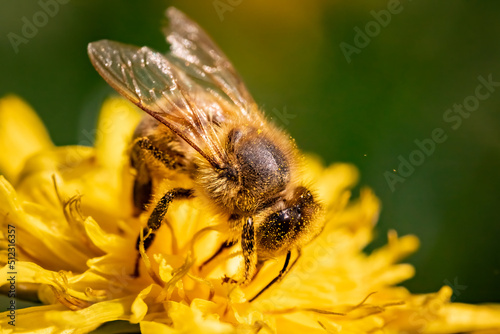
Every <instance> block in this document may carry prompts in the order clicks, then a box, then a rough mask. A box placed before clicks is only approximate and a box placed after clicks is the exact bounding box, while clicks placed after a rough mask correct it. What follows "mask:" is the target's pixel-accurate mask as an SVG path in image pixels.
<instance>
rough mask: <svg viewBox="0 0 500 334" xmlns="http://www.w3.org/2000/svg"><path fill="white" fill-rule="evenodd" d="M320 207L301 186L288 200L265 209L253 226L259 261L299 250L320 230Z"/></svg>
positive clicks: (321, 225) (321, 226) (321, 227)
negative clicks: (254, 227) (261, 216)
mask: <svg viewBox="0 0 500 334" xmlns="http://www.w3.org/2000/svg"><path fill="white" fill-rule="evenodd" d="M320 212H321V206H320V204H319V203H317V201H316V200H315V198H314V196H313V195H312V193H311V192H310V191H309V190H308V189H307V188H305V187H302V186H301V187H297V188H296V189H295V191H294V194H293V197H292V199H291V200H287V201H282V202H278V203H276V204H275V205H274V206H273V209H272V210H270V211H268V210H266V215H265V216H264V218H263V220H261V222H260V223H259V224H258V225H257V228H256V237H257V249H258V250H259V257H261V258H262V259H266V258H271V257H275V256H279V255H282V254H284V253H286V252H287V251H288V250H290V249H292V248H300V247H302V246H304V245H306V244H307V243H309V242H310V241H311V240H312V239H314V238H315V237H316V236H317V235H318V234H319V233H320V232H321V231H322V229H323V224H322V223H321V222H320V220H321V219H319V216H320Z"/></svg>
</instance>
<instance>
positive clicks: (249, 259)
mask: <svg viewBox="0 0 500 334" xmlns="http://www.w3.org/2000/svg"><path fill="white" fill-rule="evenodd" d="M256 244H257V241H256V238H255V228H254V226H253V219H252V217H248V218H247V220H246V221H245V224H244V225H243V232H242V234H241V249H242V251H243V259H244V262H245V272H244V276H243V282H242V284H246V283H248V282H250V280H251V279H252V278H253V276H254V275H255V271H256V269H257V251H256V249H255V246H256Z"/></svg>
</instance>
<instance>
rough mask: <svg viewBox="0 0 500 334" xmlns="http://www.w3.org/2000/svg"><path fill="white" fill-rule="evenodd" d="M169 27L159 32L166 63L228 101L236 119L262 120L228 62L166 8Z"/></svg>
mask: <svg viewBox="0 0 500 334" xmlns="http://www.w3.org/2000/svg"><path fill="white" fill-rule="evenodd" d="M166 16H167V18H168V20H169V26H167V27H165V28H164V30H163V32H164V34H165V37H166V39H167V42H168V43H170V45H171V49H170V53H169V54H167V57H168V58H169V60H171V61H172V62H174V63H175V64H177V66H178V67H179V68H181V69H182V70H184V71H185V72H186V73H188V74H189V75H190V76H192V77H194V78H196V79H197V80H199V81H201V82H203V84H204V85H206V86H208V87H211V89H212V92H213V93H214V94H217V95H220V96H223V97H224V98H227V99H229V101H230V102H231V103H232V104H234V105H235V106H236V107H237V109H238V111H239V114H240V116H243V117H247V118H249V119H250V118H251V119H252V120H253V121H256V120H257V121H259V120H260V121H262V119H263V118H262V115H261V114H260V112H259V111H258V108H257V107H256V104H255V102H254V100H253V98H252V96H251V95H250V93H249V92H248V90H247V88H246V87H245V84H244V83H243V80H242V79H241V78H240V76H239V75H238V73H237V72H236V70H235V69H234V67H233V65H232V64H231V62H230V61H229V60H228V59H227V57H226V56H225V55H224V53H223V52H222V51H221V50H220V49H219V47H218V46H217V45H216V44H215V43H214V42H213V41H212V40H211V39H210V37H209V36H208V35H207V33H205V31H203V29H202V28H201V27H200V26H199V25H198V24H196V23H195V22H193V21H192V20H191V19H189V18H188V17H187V16H186V15H184V13H182V12H181V11H179V10H177V9H176V8H173V7H170V8H168V9H167V12H166Z"/></svg>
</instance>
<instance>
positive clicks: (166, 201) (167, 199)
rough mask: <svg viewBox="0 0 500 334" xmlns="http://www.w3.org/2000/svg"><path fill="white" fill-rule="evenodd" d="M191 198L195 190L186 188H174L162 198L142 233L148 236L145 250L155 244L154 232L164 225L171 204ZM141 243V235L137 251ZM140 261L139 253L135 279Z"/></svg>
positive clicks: (138, 238)
mask: <svg viewBox="0 0 500 334" xmlns="http://www.w3.org/2000/svg"><path fill="white" fill-rule="evenodd" d="M191 197H193V189H185V188H174V189H172V190H170V191H169V192H167V193H166V194H165V195H163V196H162V198H161V199H160V200H159V201H158V203H157V204H156V206H155V208H154V209H153V212H152V213H151V215H150V216H149V218H148V226H147V227H145V228H144V230H143V232H142V233H143V235H145V236H146V237H145V238H144V240H143V242H144V249H145V250H147V249H148V248H149V246H151V244H152V243H153V240H154V238H155V233H154V232H156V231H157V230H158V229H159V228H160V226H161V224H162V223H163V219H164V218H165V214H166V213H167V210H168V207H169V205H170V203H171V202H172V201H173V200H174V199H186V198H191ZM140 243H141V236H140V235H139V236H138V237H137V242H136V246H135V248H136V249H137V250H139V246H140ZM140 259H141V254H140V253H139V254H138V256H137V259H136V261H135V270H134V274H133V276H134V277H138V276H139V261H140Z"/></svg>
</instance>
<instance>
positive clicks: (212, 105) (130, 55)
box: [88, 40, 235, 167]
mask: <svg viewBox="0 0 500 334" xmlns="http://www.w3.org/2000/svg"><path fill="white" fill-rule="evenodd" d="M88 53H89V57H90V60H91V62H92V64H93V65H94V67H95V68H96V69H97V71H98V72H99V74H100V75H101V76H102V77H103V78H104V79H105V80H106V81H107V82H108V83H109V84H110V85H111V86H112V87H113V88H114V89H115V90H116V91H118V92H119V93H120V94H121V95H123V96H124V97H126V98H127V99H129V100H130V101H131V102H133V103H134V104H136V105H137V106H138V107H140V108H141V109H143V110H144V111H146V112H147V113H149V114H150V115H151V116H153V117H154V118H156V119H157V120H158V121H160V122H161V123H163V124H165V125H166V126H167V127H169V128H170V129H171V130H172V131H173V132H174V133H176V134H177V135H179V136H180V137H181V138H183V139H184V140H185V141H186V142H187V143H188V144H190V145H191V146H192V147H193V148H194V149H195V150H197V151H198V152H199V153H200V154H201V155H202V156H203V157H205V159H207V160H208V161H209V162H210V163H211V164H212V165H213V166H214V167H219V166H221V165H223V163H224V161H225V156H224V150H223V149H222V146H221V145H222V144H221V143H220V141H219V139H218V137H217V134H216V126H217V122H220V121H224V119H227V118H229V119H231V117H233V116H234V115H231V113H232V112H234V111H231V108H230V107H228V105H227V103H226V102H224V100H223V99H222V98H221V97H220V96H219V95H218V94H217V93H216V92H212V91H211V90H210V89H209V88H204V87H202V86H201V85H199V84H198V83H196V82H195V81H194V80H193V79H192V78H190V77H189V76H188V75H187V74H186V73H185V72H184V71H183V70H181V69H179V68H178V67H177V66H176V65H175V64H173V63H172V62H171V61H170V60H169V59H167V57H166V56H164V55H163V54H161V53H159V52H156V51H154V50H152V49H150V48H147V47H142V48H139V47H136V46H132V45H126V44H122V43H118V42H114V41H108V40H101V41H97V42H93V43H90V44H89V46H88ZM232 109H235V108H234V107H233V108H232Z"/></svg>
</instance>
